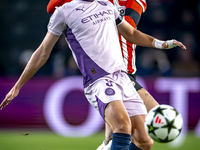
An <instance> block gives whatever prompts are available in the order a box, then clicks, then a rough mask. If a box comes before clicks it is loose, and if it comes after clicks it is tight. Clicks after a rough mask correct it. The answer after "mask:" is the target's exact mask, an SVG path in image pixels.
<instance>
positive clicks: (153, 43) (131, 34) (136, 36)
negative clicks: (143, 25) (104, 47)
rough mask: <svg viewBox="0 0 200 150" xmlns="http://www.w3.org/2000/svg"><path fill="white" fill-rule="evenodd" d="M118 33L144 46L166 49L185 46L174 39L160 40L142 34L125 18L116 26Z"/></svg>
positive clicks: (183, 47)
mask: <svg viewBox="0 0 200 150" xmlns="http://www.w3.org/2000/svg"><path fill="white" fill-rule="evenodd" d="M117 29H118V32H119V34H121V35H122V36H123V37H124V38H125V39H126V40H127V41H128V42H130V43H133V44H136V45H138V46H144V47H155V48H160V49H168V48H172V47H175V46H180V47H181V48H182V49H186V47H185V46H184V45H183V44H182V43H181V42H178V41H176V40H170V41H160V40H158V39H156V38H154V37H152V36H150V35H147V34H144V33H142V32H140V31H139V30H137V29H135V28H133V27H132V26H131V25H130V24H129V23H128V22H127V21H126V20H124V22H123V23H121V24H120V25H118V26H117Z"/></svg>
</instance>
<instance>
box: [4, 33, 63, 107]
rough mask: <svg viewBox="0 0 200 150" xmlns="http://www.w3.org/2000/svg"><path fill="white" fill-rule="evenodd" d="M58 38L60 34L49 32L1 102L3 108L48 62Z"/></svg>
mask: <svg viewBox="0 0 200 150" xmlns="http://www.w3.org/2000/svg"><path fill="white" fill-rule="evenodd" d="M58 39H59V36H57V35H54V34H52V33H50V32H47V34H46V36H45V38H44V40H43V42H42V43H41V45H40V46H39V47H38V48H37V50H36V51H35V52H34V53H33V54H32V56H31V58H30V60H29V62H28V63H27V65H26V67H25V69H24V71H23V72H22V74H21V76H20V78H19V79H18V81H17V82H16V84H15V85H14V86H13V88H12V89H11V90H10V91H9V93H8V94H7V95H6V97H5V99H4V100H3V102H2V103H1V105H0V108H1V110H3V109H4V108H5V106H6V105H8V104H9V103H10V102H11V100H12V99H14V98H15V97H16V96H17V95H18V93H19V90H20V89H21V88H22V86H23V85H24V84H25V83H26V82H27V81H28V80H29V79H30V78H31V77H32V76H33V75H34V74H35V73H36V72H37V71H38V70H39V69H40V68H41V67H42V66H43V65H44V64H45V63H46V61H47V60H48V58H49V56H50V53H51V51H52V49H53V46H54V45H55V43H56V42H57V40H58Z"/></svg>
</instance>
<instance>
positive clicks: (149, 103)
mask: <svg viewBox="0 0 200 150" xmlns="http://www.w3.org/2000/svg"><path fill="white" fill-rule="evenodd" d="M70 1H71V0H50V1H49V3H48V5H47V12H48V13H50V14H53V12H54V11H55V8H56V7H58V6H62V5H63V4H64V3H67V2H70ZM109 1H110V2H112V3H113V4H114V5H115V7H116V8H117V9H118V11H119V12H120V15H122V16H125V20H126V21H127V22H128V23H129V24H130V25H131V26H133V27H134V28H136V27H137V25H138V23H139V20H140V17H141V15H142V13H144V12H145V10H146V8H147V4H146V0H127V1H124V0H109ZM119 41H120V46H121V52H122V55H123V58H124V62H125V65H126V71H127V73H128V76H129V78H130V79H131V81H132V82H133V84H134V87H135V89H136V91H137V92H138V94H139V95H140V97H141V98H142V100H143V101H144V104H145V107H146V108H147V112H148V111H149V110H151V109H152V108H154V107H155V106H157V105H158V103H157V102H156V100H155V99H154V98H153V97H152V96H151V95H150V94H149V92H147V91H146V90H145V89H144V88H143V87H142V86H141V85H140V84H139V83H138V82H137V81H136V76H135V73H136V65H135V48H136V45H135V44H132V43H129V42H128V41H126V39H124V38H123V36H122V35H120V34H119ZM132 138H134V137H132ZM111 140H112V131H111V129H110V127H109V126H108V125H107V124H106V125H105V140H104V141H103V143H102V144H101V145H100V146H99V147H98V148H97V150H102V149H103V148H104V150H107V149H108V150H109V149H110V146H111V142H112V141H111ZM132 141H133V139H132ZM134 145H135V144H132V145H130V146H134Z"/></svg>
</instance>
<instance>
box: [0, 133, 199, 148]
mask: <svg viewBox="0 0 200 150" xmlns="http://www.w3.org/2000/svg"><path fill="white" fill-rule="evenodd" d="M103 139H104V133H103V132H100V133H97V134H95V135H92V136H90V137H84V138H66V137H62V136H60V135H57V134H55V133H53V132H44V131H41V132H39V131H30V132H27V131H2V130H0V150H96V148H97V147H98V146H99V145H100V144H101V143H102V141H103ZM199 148H200V138H198V137H196V136H195V135H194V134H193V133H189V134H188V135H187V138H186V140H185V141H184V144H183V145H182V146H181V147H178V148H171V147H170V146H169V145H168V144H160V143H157V142H155V144H154V146H153V148H152V150H170V149H173V150H196V149H199Z"/></svg>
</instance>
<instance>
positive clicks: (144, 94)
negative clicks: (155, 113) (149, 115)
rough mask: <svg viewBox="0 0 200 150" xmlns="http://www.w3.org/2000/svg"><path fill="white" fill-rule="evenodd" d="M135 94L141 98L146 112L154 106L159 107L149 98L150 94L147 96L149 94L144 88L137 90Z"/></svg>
mask: <svg viewBox="0 0 200 150" xmlns="http://www.w3.org/2000/svg"><path fill="white" fill-rule="evenodd" d="M137 92H138V94H139V95H140V97H141V98H142V100H143V102H144V105H145V107H146V109H147V112H149V111H150V110H151V109H152V108H154V107H155V106H157V105H159V104H158V102H157V101H156V100H155V99H154V98H153V97H152V96H151V94H149V92H148V91H146V90H145V89H144V88H141V89H139V90H138V91H137Z"/></svg>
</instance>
